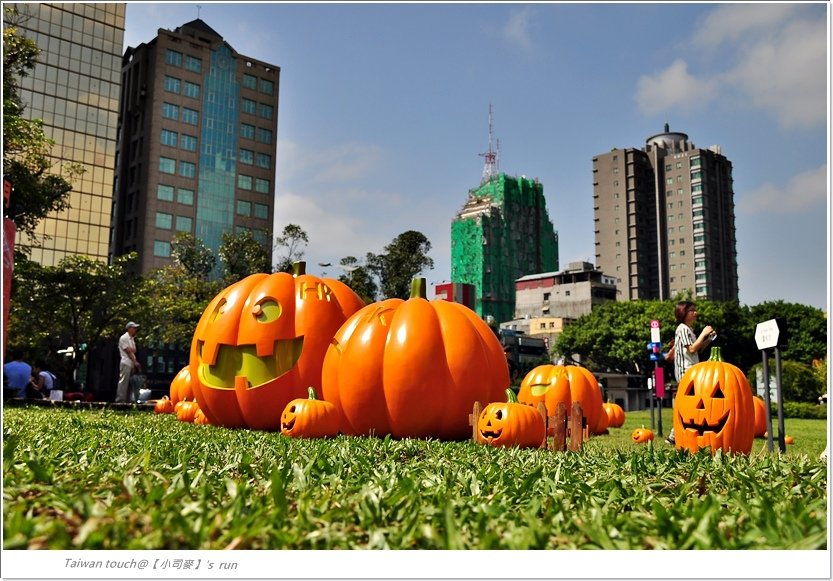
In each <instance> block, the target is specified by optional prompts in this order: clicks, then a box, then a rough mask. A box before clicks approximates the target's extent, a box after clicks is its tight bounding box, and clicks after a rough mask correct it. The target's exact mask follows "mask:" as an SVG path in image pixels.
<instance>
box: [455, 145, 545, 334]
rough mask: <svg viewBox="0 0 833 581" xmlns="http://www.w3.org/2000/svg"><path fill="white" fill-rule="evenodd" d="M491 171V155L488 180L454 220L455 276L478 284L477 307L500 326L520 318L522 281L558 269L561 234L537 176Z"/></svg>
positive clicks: (471, 196)
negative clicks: (519, 281) (517, 312)
mask: <svg viewBox="0 0 833 581" xmlns="http://www.w3.org/2000/svg"><path fill="white" fill-rule="evenodd" d="M490 155H491V146H490ZM492 159H494V157H492ZM490 169H491V168H490V166H489V158H487V170H486V171H484V177H483V181H482V183H481V184H480V186H479V187H477V188H474V189H472V190H469V195H468V200H467V201H466V204H465V205H464V206H463V208H462V209H461V210H460V211H459V212H458V213H457V217H456V218H455V219H454V221H453V222H452V224H451V280H452V281H453V282H455V283H468V284H471V285H473V286H474V288H475V297H474V304H475V307H474V310H475V311H476V312H477V314H478V315H480V316H481V317H483V318H484V319H487V320H490V318H491V317H494V319H495V323H496V324H500V323H501V322H503V321H509V320H511V319H512V318H514V315H515V280H516V279H518V278H520V277H522V276H525V275H528V274H533V273H538V272H550V271H557V270H558V234H557V233H556V232H555V230H554V229H553V225H552V222H551V221H550V219H549V215H548V214H547V206H546V201H545V199H544V187H543V185H542V184H541V183H540V182H539V181H538V180H537V179H536V180H530V179H527V178H526V177H512V176H508V175H506V174H505V173H492V172H491V171H490Z"/></svg>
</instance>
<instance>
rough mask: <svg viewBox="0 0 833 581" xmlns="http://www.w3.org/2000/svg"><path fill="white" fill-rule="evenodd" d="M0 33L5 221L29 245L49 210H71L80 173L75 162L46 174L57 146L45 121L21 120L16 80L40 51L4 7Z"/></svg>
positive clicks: (15, 15) (11, 11)
mask: <svg viewBox="0 0 833 581" xmlns="http://www.w3.org/2000/svg"><path fill="white" fill-rule="evenodd" d="M4 19H5V24H6V27H5V28H4V29H3V176H4V178H5V179H8V180H9V181H10V182H11V184H12V193H11V196H10V198H9V217H10V218H11V219H12V220H13V221H14V223H15V226H16V227H17V230H18V231H19V232H21V233H23V234H24V235H25V236H26V237H27V238H28V239H29V241H30V242H31V243H32V244H36V243H37V239H36V235H35V228H36V227H37V225H38V223H39V222H40V221H41V220H43V219H44V218H45V217H46V216H47V215H49V214H50V213H52V212H59V211H62V210H65V209H67V208H68V207H69V201H68V199H69V193H70V191H71V190H72V185H71V184H70V181H71V180H73V179H75V178H76V177H78V176H79V175H81V174H82V173H83V169H82V168H81V166H80V165H78V164H67V165H65V166H64V167H63V168H62V169H61V170H60V173H59V174H58V175H56V174H52V173H49V170H50V168H51V166H52V165H53V163H52V161H51V159H50V157H49V154H50V152H51V149H52V146H53V145H54V144H55V142H54V141H53V140H51V139H49V138H47V136H46V134H45V133H44V131H43V121H42V120H40V119H26V118H24V117H23V112H24V111H25V104H24V103H23V101H22V100H21V98H20V91H19V79H20V78H23V77H26V76H28V74H29V72H30V71H31V70H32V69H34V67H35V65H36V64H37V57H38V54H39V53H40V50H39V49H38V47H37V45H36V44H35V43H34V41H32V40H31V39H28V38H26V37H25V36H23V35H22V34H21V33H20V30H19V28H18V26H17V25H18V23H19V22H20V19H21V17H20V15H19V14H18V12H17V9H16V8H4Z"/></svg>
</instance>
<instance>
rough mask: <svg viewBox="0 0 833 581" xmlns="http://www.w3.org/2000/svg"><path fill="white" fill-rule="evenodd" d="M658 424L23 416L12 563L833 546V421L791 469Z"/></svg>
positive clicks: (801, 437)
mask: <svg viewBox="0 0 833 581" xmlns="http://www.w3.org/2000/svg"><path fill="white" fill-rule="evenodd" d="M665 413H666V417H664V419H663V427H664V431H665V432H666V433H667V430H668V429H670V427H671V416H670V410H665ZM643 424H644V425H645V426H646V427H650V414H649V413H648V412H638V413H632V414H628V415H627V418H626V423H625V426H624V427H623V428H619V429H614V430H611V433H610V434H609V435H605V436H598V437H594V438H591V439H590V441H589V442H588V443H587V444H586V446H585V449H584V450H583V451H582V452H579V453H569V452H552V451H547V450H518V449H492V448H488V447H484V446H480V445H476V444H473V443H471V442H441V441H436V440H410V439H405V440H392V439H389V438H384V439H382V438H349V437H338V438H333V439H327V440H292V439H289V438H285V437H283V436H281V435H280V434H275V433H265V432H256V431H249V430H226V429H223V428H216V427H213V426H195V425H192V424H184V423H180V422H177V421H176V420H175V418H174V417H173V416H170V415H165V416H159V415H154V414H152V413H147V412H132V413H131V412H117V411H113V410H72V409H49V408H35V407H29V408H27V407H21V408H5V409H4V410H3V436H4V448H3V470H4V489H3V516H4V523H3V527H4V548H5V549H24V548H49V549H182V548H191V549H222V548H239V549H285V548H287V549H332V548H344V549H357V548H361V549H366V548H370V549H382V548H393V549H409V548H417V549H457V548H460V549H532V548H541V549H585V548H603V549H654V548H662V549H665V548H670V549H690V548H697V549H772V548H775V549H818V548H825V547H826V538H827V464H826V462H822V461H820V460H819V459H818V455H819V453H820V452H821V451H822V450H823V449H824V446H825V442H826V433H827V430H826V422H824V421H822V420H787V422H786V426H787V433H789V434H791V435H793V436H794V437H795V439H796V444H795V445H794V446H791V447H789V448H788V451H787V453H786V454H784V455H781V454H778V453H777V452H776V453H773V454H768V453H766V451H765V450H764V442H763V441H757V442H756V445H755V449H754V450H753V452H752V454H750V456H749V457H746V456H726V455H723V454H717V455H715V456H712V455H710V454H708V453H705V452H701V453H698V454H688V453H685V452H678V451H676V450H674V449H673V448H672V447H671V446H669V445H668V444H666V443H665V442H663V441H662V439H661V438H658V441H656V442H654V444H653V445H635V444H633V443H631V442H630V441H629V438H630V432H631V431H632V430H633V429H634V428H636V427H639V426H641V425H643Z"/></svg>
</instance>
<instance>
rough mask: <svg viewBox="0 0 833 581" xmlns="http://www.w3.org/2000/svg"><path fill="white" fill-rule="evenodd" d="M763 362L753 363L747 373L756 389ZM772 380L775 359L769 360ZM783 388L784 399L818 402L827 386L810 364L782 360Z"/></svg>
mask: <svg viewBox="0 0 833 581" xmlns="http://www.w3.org/2000/svg"><path fill="white" fill-rule="evenodd" d="M761 367H762V364H761V363H758V364H757V365H753V366H752V368H751V369H750V370H749V373H748V374H747V378H748V379H749V384H750V385H751V386H752V389H753V390H754V389H755V387H756V385H757V370H758V369H760V368H761ZM769 374H770V380H771V378H772V377H773V376H774V375H775V360H774V359H770V360H769ZM781 389H782V390H783V397H784V400H787V401H791V402H808V403H816V402H818V398H819V396H820V395H821V394H823V393H824V392H825V391H826V389H827V386H826V385H825V384H824V382H823V381H821V380H820V379H819V375H818V374H817V373H816V372H815V371H814V370H813V368H812V367H810V366H809V365H805V364H804V363H799V362H797V361H782V362H781Z"/></svg>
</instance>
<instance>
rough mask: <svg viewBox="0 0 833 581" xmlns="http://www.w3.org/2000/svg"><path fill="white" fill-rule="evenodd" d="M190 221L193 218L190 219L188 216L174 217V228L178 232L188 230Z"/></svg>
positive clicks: (189, 229)
mask: <svg viewBox="0 0 833 581" xmlns="http://www.w3.org/2000/svg"><path fill="white" fill-rule="evenodd" d="M192 223H193V220H191V218H189V217H188V216H177V217H176V229H177V231H178V232H190V231H191V224H192Z"/></svg>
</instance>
